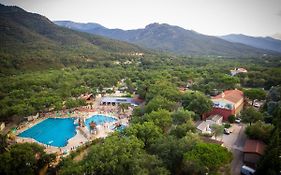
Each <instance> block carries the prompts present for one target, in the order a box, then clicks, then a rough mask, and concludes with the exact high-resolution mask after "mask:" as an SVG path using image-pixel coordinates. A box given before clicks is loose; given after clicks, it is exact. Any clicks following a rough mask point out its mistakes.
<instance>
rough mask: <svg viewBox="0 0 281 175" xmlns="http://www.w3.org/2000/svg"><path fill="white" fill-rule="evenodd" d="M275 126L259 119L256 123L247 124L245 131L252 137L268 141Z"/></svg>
mask: <svg viewBox="0 0 281 175" xmlns="http://www.w3.org/2000/svg"><path fill="white" fill-rule="evenodd" d="M273 128H274V127H273V125H271V124H265V123H263V122H262V121H257V122H256V123H254V124H252V125H250V126H247V128H246V130H245V133H246V135H247V136H248V137H249V138H251V139H258V140H262V141H264V142H268V141H269V138H270V135H271V132H272V130H273Z"/></svg>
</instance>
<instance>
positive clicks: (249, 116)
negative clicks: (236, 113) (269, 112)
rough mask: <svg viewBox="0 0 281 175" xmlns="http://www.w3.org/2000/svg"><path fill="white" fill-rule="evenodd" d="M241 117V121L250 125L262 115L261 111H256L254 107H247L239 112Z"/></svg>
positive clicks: (260, 118) (261, 117)
mask: <svg viewBox="0 0 281 175" xmlns="http://www.w3.org/2000/svg"><path fill="white" fill-rule="evenodd" d="M241 118H242V121H243V122H245V123H250V125H251V124H252V123H253V122H257V121H259V120H263V115H262V113H260V112H259V111H257V110H256V109H255V108H253V107H249V108H246V109H244V110H243V111H242V112H241Z"/></svg>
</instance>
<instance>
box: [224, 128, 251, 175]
mask: <svg viewBox="0 0 281 175" xmlns="http://www.w3.org/2000/svg"><path fill="white" fill-rule="evenodd" d="M230 130H231V131H232V133H231V134H229V135H226V134H224V135H223V138H222V141H223V142H224V146H225V147H226V148H228V149H229V150H230V151H231V152H232V153H233V160H232V162H231V174H232V175H238V174H240V168H241V166H242V165H243V152H242V150H243V146H244V144H245V141H246V135H245V133H244V131H245V125H244V124H242V123H241V124H236V123H235V124H232V127H231V128H230Z"/></svg>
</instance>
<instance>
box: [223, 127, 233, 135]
mask: <svg viewBox="0 0 281 175" xmlns="http://www.w3.org/2000/svg"><path fill="white" fill-rule="evenodd" d="M223 132H224V134H226V135H229V134H230V133H231V132H230V130H229V129H228V128H224V131H223Z"/></svg>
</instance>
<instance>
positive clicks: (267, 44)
mask: <svg viewBox="0 0 281 175" xmlns="http://www.w3.org/2000/svg"><path fill="white" fill-rule="evenodd" d="M221 38H222V39H224V40H227V41H230V42H234V43H242V44H246V45H249V46H252V47H256V48H260V49H267V50H272V51H276V52H280V53H281V40H278V39H274V38H271V37H252V36H246V35H241V34H240V35H236V34H231V35H225V36H221Z"/></svg>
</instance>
